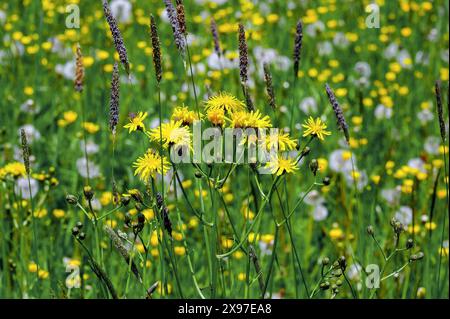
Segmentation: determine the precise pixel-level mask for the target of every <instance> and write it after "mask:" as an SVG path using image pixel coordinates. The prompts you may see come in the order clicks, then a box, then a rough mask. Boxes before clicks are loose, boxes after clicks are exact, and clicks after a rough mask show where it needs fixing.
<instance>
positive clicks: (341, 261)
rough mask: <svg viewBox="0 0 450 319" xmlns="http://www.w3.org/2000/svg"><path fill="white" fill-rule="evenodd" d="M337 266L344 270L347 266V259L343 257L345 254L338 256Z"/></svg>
mask: <svg viewBox="0 0 450 319" xmlns="http://www.w3.org/2000/svg"><path fill="white" fill-rule="evenodd" d="M339 266H340V267H341V269H342V270H345V268H347V260H346V259H345V256H341V257H340V258H339Z"/></svg>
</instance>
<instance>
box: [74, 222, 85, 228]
mask: <svg viewBox="0 0 450 319" xmlns="http://www.w3.org/2000/svg"><path fill="white" fill-rule="evenodd" d="M75 226H76V227H78V229H81V228H83V223H82V222H77V223H76V224H75Z"/></svg>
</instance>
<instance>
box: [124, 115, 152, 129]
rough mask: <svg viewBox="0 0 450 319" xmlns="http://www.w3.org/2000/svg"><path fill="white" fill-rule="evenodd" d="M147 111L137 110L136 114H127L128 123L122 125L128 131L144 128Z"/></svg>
mask: <svg viewBox="0 0 450 319" xmlns="http://www.w3.org/2000/svg"><path fill="white" fill-rule="evenodd" d="M147 115H148V114H147V112H139V113H138V114H137V115H136V114H134V113H132V114H130V116H129V120H130V123H128V124H127V125H125V126H124V128H127V129H128V133H131V132H134V131H137V130H145V125H144V120H145V118H146V117H147Z"/></svg>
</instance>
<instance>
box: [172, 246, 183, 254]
mask: <svg viewBox="0 0 450 319" xmlns="http://www.w3.org/2000/svg"><path fill="white" fill-rule="evenodd" d="M173 251H174V252H175V255H178V256H183V255H184V254H186V248H184V247H183V246H175V247H174V248H173Z"/></svg>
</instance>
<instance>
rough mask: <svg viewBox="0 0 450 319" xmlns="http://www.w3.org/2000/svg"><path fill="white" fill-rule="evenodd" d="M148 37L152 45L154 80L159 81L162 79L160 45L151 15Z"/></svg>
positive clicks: (156, 28) (153, 18)
mask: <svg viewBox="0 0 450 319" xmlns="http://www.w3.org/2000/svg"><path fill="white" fill-rule="evenodd" d="M150 37H151V40H152V47H153V65H154V67H155V75H156V81H157V82H158V83H160V82H161V79H162V64H161V45H160V41H159V36H158V27H157V25H156V21H155V17H154V16H153V15H150Z"/></svg>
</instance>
